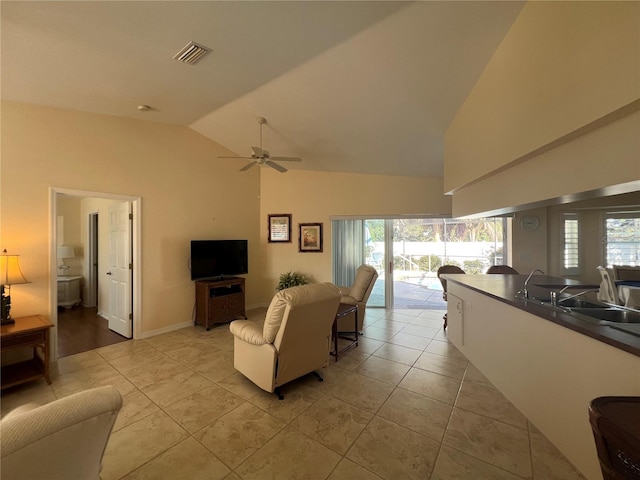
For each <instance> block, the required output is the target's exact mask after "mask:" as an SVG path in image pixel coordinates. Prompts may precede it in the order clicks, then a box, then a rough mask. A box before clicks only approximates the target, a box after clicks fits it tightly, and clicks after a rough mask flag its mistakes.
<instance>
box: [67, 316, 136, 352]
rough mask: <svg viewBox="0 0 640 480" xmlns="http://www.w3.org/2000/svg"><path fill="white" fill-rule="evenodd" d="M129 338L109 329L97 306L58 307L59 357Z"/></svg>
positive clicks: (124, 340)
mask: <svg viewBox="0 0 640 480" xmlns="http://www.w3.org/2000/svg"><path fill="white" fill-rule="evenodd" d="M127 340H128V339H127V338H124V337H123V336H121V335H118V334H117V333H115V332H113V331H111V330H109V328H108V326H107V320H106V319H104V318H102V317H100V316H98V309H97V308H95V307H94V308H85V307H82V306H79V307H73V308H69V309H62V308H61V309H58V358H62V357H67V356H69V355H75V354H76V353H82V352H87V351H89V350H93V349H96V348H100V347H106V346H107V345H113V344H114V343H120V342H126V341H127Z"/></svg>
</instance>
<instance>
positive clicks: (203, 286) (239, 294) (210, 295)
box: [194, 277, 247, 330]
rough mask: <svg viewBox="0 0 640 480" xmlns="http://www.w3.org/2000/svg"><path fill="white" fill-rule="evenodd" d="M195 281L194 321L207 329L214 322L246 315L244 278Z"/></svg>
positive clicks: (227, 320) (226, 320)
mask: <svg viewBox="0 0 640 480" xmlns="http://www.w3.org/2000/svg"><path fill="white" fill-rule="evenodd" d="M195 283H196V318H195V321H194V323H195V324H196V325H202V326H204V327H205V328H206V329H207V330H209V328H210V327H211V325H213V324H216V323H223V322H229V321H231V320H235V319H236V318H239V317H244V318H247V317H246V313H245V296H244V278H242V277H231V278H225V279H221V280H198V281H196V282H195Z"/></svg>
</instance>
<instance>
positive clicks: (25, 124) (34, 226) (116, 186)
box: [0, 102, 259, 334]
mask: <svg viewBox="0 0 640 480" xmlns="http://www.w3.org/2000/svg"><path fill="white" fill-rule="evenodd" d="M1 127H2V131H1V134H2V147H1V148H2V150H1V154H2V157H1V161H2V164H1V171H2V178H1V182H2V183H1V187H2V190H1V200H2V202H1V207H0V208H1V210H0V213H1V220H0V227H1V231H2V238H1V239H0V241H1V243H2V248H7V249H8V250H11V251H15V252H16V253H20V254H21V255H22V257H21V260H22V267H23V270H24V272H25V275H27V277H28V278H29V280H31V281H32V282H33V283H31V284H29V285H24V286H21V288H15V289H14V291H12V294H13V295H12V296H13V310H12V313H13V314H14V316H22V315H29V314H35V313H48V310H49V285H50V278H51V276H52V275H55V271H52V269H51V268H50V265H51V263H50V258H49V242H50V228H49V217H50V213H49V196H50V192H49V189H50V187H59V188H65V189H77V190H82V191H88V192H101V193H111V194H119V195H130V196H135V197H140V198H141V199H142V200H141V210H142V231H141V244H142V259H141V260H142V279H143V281H142V285H141V287H142V298H141V299H140V301H141V307H142V318H141V319H137V321H139V322H140V324H141V331H142V333H143V334H148V333H149V332H154V331H158V330H161V329H163V328H170V327H171V326H173V325H177V324H182V323H185V322H190V321H191V318H192V317H191V316H192V311H193V305H194V286H193V283H192V282H191V280H190V275H189V270H188V268H187V262H188V258H189V240H191V239H195V238H220V239H224V238H246V239H248V240H249V244H250V245H257V244H258V224H259V222H258V212H259V200H258V190H259V188H258V187H259V175H258V173H257V172H255V173H254V172H238V168H237V163H235V162H234V161H232V160H229V161H225V160H219V159H217V158H216V156H217V155H220V154H227V153H228V152H227V151H226V150H224V149H222V147H220V146H219V145H217V144H215V143H214V142H212V141H210V140H208V139H207V138H205V137H203V136H201V135H200V134H198V133H195V132H193V131H192V130H190V129H188V128H184V127H176V126H171V125H163V124H158V123H153V122H145V121H136V120H129V119H123V118H117V117H110V116H105V115H96V114H89V113H82V112H73V111H67V110H60V109H54V108H46V107H36V106H30V105H25V104H17V103H12V102H3V103H2V126H1ZM54 221H55V220H54ZM249 262H250V267H249V268H250V270H251V271H255V270H256V269H257V268H258V267H257V266H258V262H259V255H258V252H257V249H252V250H251V253H250V258H249ZM255 278H256V277H254V276H252V274H249V275H248V276H247V303H248V304H252V303H258V293H257V292H258V288H257V280H256V279H255Z"/></svg>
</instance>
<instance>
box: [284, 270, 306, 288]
mask: <svg viewBox="0 0 640 480" xmlns="http://www.w3.org/2000/svg"><path fill="white" fill-rule="evenodd" d="M308 283H309V278H308V277H307V276H306V275H304V274H302V273H297V272H286V273H282V274H280V278H279V279H278V286H277V287H276V290H278V291H280V290H284V289H285V288H290V287H296V286H298V285H307V284H308Z"/></svg>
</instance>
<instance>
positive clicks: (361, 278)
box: [338, 265, 378, 332]
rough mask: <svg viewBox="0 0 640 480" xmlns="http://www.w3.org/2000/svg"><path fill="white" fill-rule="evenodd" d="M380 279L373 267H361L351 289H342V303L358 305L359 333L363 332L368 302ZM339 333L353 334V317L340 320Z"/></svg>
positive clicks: (349, 316)
mask: <svg viewBox="0 0 640 480" xmlns="http://www.w3.org/2000/svg"><path fill="white" fill-rule="evenodd" d="M377 279H378V272H377V271H376V269H375V268H373V267H372V266H371V265H360V266H359V267H358V270H357V271H356V278H355V280H354V281H353V285H351V286H350V287H338V288H340V294H341V295H342V298H341V300H340V303H346V304H349V305H358V331H359V332H361V331H362V327H363V325H364V316H365V309H366V308H367V300H369V295H371V291H372V290H373V286H374V285H375V283H376V280H377ZM338 331H339V332H353V317H352V316H351V315H347V316H345V317H342V318H340V319H338Z"/></svg>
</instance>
